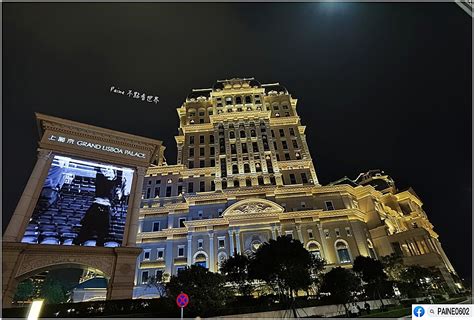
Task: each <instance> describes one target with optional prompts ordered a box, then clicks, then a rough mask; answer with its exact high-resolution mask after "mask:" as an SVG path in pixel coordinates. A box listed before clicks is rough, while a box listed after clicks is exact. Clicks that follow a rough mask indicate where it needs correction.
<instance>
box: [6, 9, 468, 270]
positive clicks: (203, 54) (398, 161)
mask: <svg viewBox="0 0 474 320" xmlns="http://www.w3.org/2000/svg"><path fill="white" fill-rule="evenodd" d="M471 54H472V47H471V18H470V17H469V16H468V15H467V14H466V13H465V12H464V11H463V10H462V9H461V8H460V7H459V6H457V5H456V4H454V3H436V4H435V3H431V4H408V3H407V4H389V3H379V4H344V3H322V4H318V3H304V4H283V3H271V4H256V3H255V4H225V3H220V4H218V3H214V4H198V3H193V4H165V3H144V4H127V3H110V4H98V3H82V4H77V3H76V4H68V3H41V4H28V3H3V175H2V177H3V228H4V229H5V228H6V225H7V222H8V220H9V219H10V216H11V214H12V212H13V210H14V208H15V206H16V204H17V202H18V199H19V197H20V195H21V192H22V190H23V188H24V186H25V184H26V182H27V180H28V177H29V175H30V172H31V169H32V168H33V166H34V163H35V161H36V147H37V141H38V133H37V128H36V123H35V121H34V112H41V113H45V114H49V115H53V116H58V117H62V118H66V119H71V120H75V121H79V122H84V123H88V124H92V125H96V126H101V127H105V128H110V129H114V130H119V131H123V132H127V133H132V134H137V135H141V136H146V137H151V138H155V139H159V140H162V141H164V144H165V146H166V147H167V150H166V158H167V160H168V163H176V146H175V140H174V135H176V134H177V127H178V116H177V113H176V110H175V109H176V108H177V107H179V106H181V104H182V103H183V101H184V100H185V98H186V96H187V95H188V94H189V92H190V91H191V89H192V88H209V87H211V86H212V85H213V84H214V83H215V81H216V80H217V79H226V78H233V77H255V78H256V79H257V80H259V81H260V82H262V83H271V82H280V83H281V84H282V85H284V86H285V87H287V88H288V90H289V92H290V93H291V94H292V96H293V97H295V98H298V112H299V115H300V116H301V119H302V123H303V124H304V125H307V130H306V133H307V140H308V144H309V147H310V150H311V153H312V156H313V159H314V162H315V166H316V171H317V174H318V177H319V180H320V182H321V183H322V184H327V183H329V182H331V181H334V180H337V179H339V178H341V177H343V176H345V175H347V176H349V177H352V178H355V177H356V176H357V175H358V174H359V173H360V172H363V171H366V170H368V169H375V168H380V169H383V170H385V172H387V173H389V174H390V175H391V176H392V177H393V178H394V179H395V181H396V182H397V186H398V187H399V188H406V187H409V186H411V187H413V188H414V189H415V191H416V192H417V194H418V195H419V196H420V197H421V199H422V201H423V202H424V208H425V211H426V212H427V214H428V216H429V218H430V220H431V222H432V223H433V224H434V226H435V231H436V232H438V233H439V234H440V239H441V242H442V244H443V246H444V248H445V250H446V252H447V254H448V256H449V257H450V259H451V261H452V263H453V264H454V267H455V268H456V270H457V271H458V272H459V273H460V274H461V275H462V276H463V277H467V278H469V277H470V273H471V250H472V248H471V233H472V230H471V208H472V206H471V193H472V185H471V150H472V149H471V77H472V74H471V70H472V65H471ZM111 86H115V87H118V88H120V89H123V90H128V89H131V90H134V91H139V92H143V93H146V94H148V95H156V96H159V97H160V102H159V103H158V104H154V103H147V102H143V101H141V100H135V99H132V98H129V97H127V96H122V95H117V94H112V93H110V91H109V90H110V87H111Z"/></svg>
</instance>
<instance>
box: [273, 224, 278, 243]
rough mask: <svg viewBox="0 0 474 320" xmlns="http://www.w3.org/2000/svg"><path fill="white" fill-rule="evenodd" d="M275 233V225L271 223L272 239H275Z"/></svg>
mask: <svg viewBox="0 0 474 320" xmlns="http://www.w3.org/2000/svg"><path fill="white" fill-rule="evenodd" d="M276 238H277V234H276V227H275V226H274V225H273V226H272V239H273V240H276Z"/></svg>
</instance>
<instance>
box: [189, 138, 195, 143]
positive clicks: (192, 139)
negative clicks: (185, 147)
mask: <svg viewBox="0 0 474 320" xmlns="http://www.w3.org/2000/svg"><path fill="white" fill-rule="evenodd" d="M189 144H194V136H189Z"/></svg>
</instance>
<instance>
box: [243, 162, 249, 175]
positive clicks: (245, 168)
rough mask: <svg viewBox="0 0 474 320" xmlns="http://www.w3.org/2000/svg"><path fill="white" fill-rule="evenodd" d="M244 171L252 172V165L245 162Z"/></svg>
mask: <svg viewBox="0 0 474 320" xmlns="http://www.w3.org/2000/svg"><path fill="white" fill-rule="evenodd" d="M244 172H245V173H249V172H250V165H249V164H248V163H245V164H244Z"/></svg>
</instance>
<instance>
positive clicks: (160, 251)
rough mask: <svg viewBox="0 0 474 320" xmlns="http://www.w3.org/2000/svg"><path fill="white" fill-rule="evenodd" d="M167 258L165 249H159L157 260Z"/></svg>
mask: <svg viewBox="0 0 474 320" xmlns="http://www.w3.org/2000/svg"><path fill="white" fill-rule="evenodd" d="M164 256H165V250H164V249H158V252H157V254H156V258H157V259H164Z"/></svg>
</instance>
